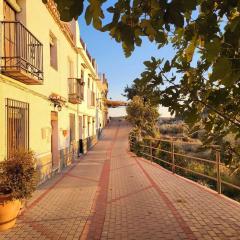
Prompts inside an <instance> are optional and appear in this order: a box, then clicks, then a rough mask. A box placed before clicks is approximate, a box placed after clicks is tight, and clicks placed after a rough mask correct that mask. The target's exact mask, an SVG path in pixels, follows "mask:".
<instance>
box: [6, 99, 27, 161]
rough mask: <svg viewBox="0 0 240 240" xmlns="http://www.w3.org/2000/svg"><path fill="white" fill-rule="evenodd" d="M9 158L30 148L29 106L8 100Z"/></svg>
mask: <svg viewBox="0 0 240 240" xmlns="http://www.w3.org/2000/svg"><path fill="white" fill-rule="evenodd" d="M6 120H7V122H6V129H7V157H11V156H12V154H13V153H14V152H15V151H16V150H28V147H29V104H28V103H25V102H20V101H16V100H13V99H8V98H7V99H6Z"/></svg>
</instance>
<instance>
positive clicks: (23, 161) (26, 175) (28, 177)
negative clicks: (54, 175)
mask: <svg viewBox="0 0 240 240" xmlns="http://www.w3.org/2000/svg"><path fill="white" fill-rule="evenodd" d="M0 171H1V176H0V194H10V196H11V197H12V199H20V200H22V199H28V198H30V197H31V195H32V193H33V192H34V191H35V190H36V187H37V184H38V177H39V175H38V172H37V170H36V158H35V157H34V153H33V152H32V151H23V150H20V151H16V152H15V153H14V154H13V155H12V156H11V157H10V158H8V159H6V160H4V161H3V162H1V163H0Z"/></svg>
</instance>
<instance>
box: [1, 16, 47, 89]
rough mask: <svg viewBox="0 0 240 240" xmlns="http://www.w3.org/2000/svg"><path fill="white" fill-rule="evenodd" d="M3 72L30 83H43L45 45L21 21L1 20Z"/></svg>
mask: <svg viewBox="0 0 240 240" xmlns="http://www.w3.org/2000/svg"><path fill="white" fill-rule="evenodd" d="M1 25H2V33H3V36H2V39H3V46H2V50H3V54H2V57H1V60H2V61H1V65H0V70H1V72H2V73H3V74H4V75H6V76H9V77H11V78H13V79H15V80H18V81H20V82H22V83H25V84H28V85H41V84H43V45H42V44H41V43H40V42H39V41H38V39H37V38H36V37H35V36H33V34H32V33H31V32H30V31H29V30H28V29H27V28H26V27H25V26H24V25H23V24H22V23H20V22H7V21H4V22H1Z"/></svg>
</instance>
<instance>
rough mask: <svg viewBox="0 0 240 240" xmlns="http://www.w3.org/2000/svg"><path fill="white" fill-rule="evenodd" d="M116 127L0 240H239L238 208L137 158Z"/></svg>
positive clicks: (44, 189) (122, 126) (48, 186)
mask: <svg viewBox="0 0 240 240" xmlns="http://www.w3.org/2000/svg"><path fill="white" fill-rule="evenodd" d="M129 130H130V127H129V126H128V124H126V123H125V122H119V121H115V122H112V123H111V124H110V126H109V127H107V128H106V129H105V130H104V134H103V137H102V139H101V140H100V141H99V142H98V144H97V145H95V147H94V148H93V149H92V150H91V151H89V152H88V154H87V155H85V156H83V157H81V158H80V159H79V160H78V161H77V162H76V163H75V164H74V165H73V166H71V167H70V168H69V169H66V170H65V171H64V172H63V173H61V174H60V175H59V176H57V177H55V178H54V179H52V180H50V181H48V182H47V183H45V184H44V185H42V186H41V187H40V188H39V189H38V190H37V191H36V192H35V194H34V196H33V198H32V199H31V200H30V201H28V202H27V207H26V208H25V209H24V210H23V212H22V213H21V216H20V217H19V218H18V221H17V224H16V226H15V227H14V228H13V229H11V230H9V231H6V232H3V233H0V240H3V239H9V240H23V239H26V240H28V239H29V240H30V239H40V240H42V239H43V240H45V239H46V240H48V239H51V240H55V239H56V240H65V239H66V240H77V239H80V240H84V239H89V240H95V239H116V240H118V239H119V240H120V239H122V240H125V239H135V240H138V239H140V240H141V239H143V240H148V239H149V240H150V239H156V240H157V239H166V240H168V239H169V240H170V239H176V240H178V239H179V240H187V239H192V240H193V239H200V240H202V239H213V240H218V239H224V240H225V239H226V240H237V239H239V240H240V204H238V203H236V202H234V201H232V200H230V199H228V198H226V197H223V196H220V195H218V194H217V193H215V192H213V191H211V190H208V189H206V188H205V187H202V186H200V185H198V184H196V183H193V182H191V181H189V180H186V179H184V178H182V177H179V176H177V175H173V174H172V173H171V172H169V171H167V170H165V169H163V168H161V167H160V166H158V165H157V164H154V163H151V162H149V161H146V160H144V159H142V158H138V157H136V156H135V155H134V154H132V153H130V152H129V151H128V132H129Z"/></svg>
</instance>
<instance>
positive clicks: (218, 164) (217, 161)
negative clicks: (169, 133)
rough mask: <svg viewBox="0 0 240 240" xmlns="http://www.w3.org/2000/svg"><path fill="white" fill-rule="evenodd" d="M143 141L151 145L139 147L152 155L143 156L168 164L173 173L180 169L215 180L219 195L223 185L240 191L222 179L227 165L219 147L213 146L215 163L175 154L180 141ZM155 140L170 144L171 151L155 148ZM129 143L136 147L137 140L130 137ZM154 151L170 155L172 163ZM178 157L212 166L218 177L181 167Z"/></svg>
mask: <svg viewBox="0 0 240 240" xmlns="http://www.w3.org/2000/svg"><path fill="white" fill-rule="evenodd" d="M143 140H148V141H149V145H145V144H139V146H140V147H143V148H144V150H145V149H146V148H147V149H148V151H149V152H150V153H147V152H145V151H144V150H143V151H142V152H141V154H143V155H144V156H147V157H149V158H150V160H151V161H154V159H155V160H158V161H160V162H163V163H166V164H168V165H170V166H171V167H172V172H173V173H175V169H176V168H178V169H182V170H185V171H187V172H191V173H194V174H196V175H199V176H202V177H205V178H208V179H211V180H214V181H216V184H217V191H218V193H219V194H221V192H222V190H221V187H222V184H224V185H227V186H229V187H232V188H234V189H237V190H240V186H237V185H235V184H232V183H229V182H226V181H224V180H222V178H221V169H220V167H221V166H225V165H224V164H223V163H221V159H220V157H221V156H220V150H219V146H218V145H213V146H214V147H216V148H215V149H214V150H215V161H213V160H209V159H205V158H200V157H195V156H190V155H186V154H182V153H178V152H175V146H176V143H180V142H178V141H174V140H171V141H170V140H166V139H160V138H143ZM155 140H157V141H160V142H168V143H170V147H171V150H164V149H162V148H157V147H153V143H154V141H155ZM129 143H130V146H132V144H133V145H134V144H135V143H136V138H135V137H133V136H130V137H129ZM184 144H188V143H185V142H184ZM201 145H203V144H201ZM153 150H158V151H160V152H165V153H168V154H169V155H170V156H171V162H168V161H166V160H163V159H161V158H159V157H156V156H155V155H154V153H153ZM176 156H180V157H184V158H187V159H192V160H195V161H200V162H204V163H209V164H212V165H213V167H214V168H216V177H212V176H209V175H206V174H204V173H200V172H197V171H194V170H191V169H189V168H186V167H182V166H179V165H178V164H176V162H175V157H176Z"/></svg>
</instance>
